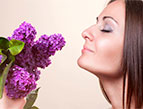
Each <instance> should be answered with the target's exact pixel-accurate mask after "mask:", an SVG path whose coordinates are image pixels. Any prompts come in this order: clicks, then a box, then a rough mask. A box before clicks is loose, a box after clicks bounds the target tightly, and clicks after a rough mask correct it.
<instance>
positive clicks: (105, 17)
mask: <svg viewBox="0 0 143 109" xmlns="http://www.w3.org/2000/svg"><path fill="white" fill-rule="evenodd" d="M107 18H110V19H112V20H114V21H115V22H116V23H117V24H118V22H117V21H116V20H115V19H114V18H113V17H111V16H104V17H103V18H102V19H103V20H105V19H107ZM96 20H97V22H98V17H96Z"/></svg>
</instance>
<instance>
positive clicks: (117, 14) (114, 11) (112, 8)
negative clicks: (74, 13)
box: [99, 0, 125, 24]
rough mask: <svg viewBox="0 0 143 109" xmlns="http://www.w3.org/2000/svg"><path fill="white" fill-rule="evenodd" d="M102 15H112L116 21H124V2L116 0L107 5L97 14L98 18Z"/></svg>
mask: <svg viewBox="0 0 143 109" xmlns="http://www.w3.org/2000/svg"><path fill="white" fill-rule="evenodd" d="M104 16H111V17H113V18H114V19H115V20H116V21H117V22H119V23H121V24H122V23H124V20H125V3H124V1H123V0H117V1H114V2H112V3H110V4H109V5H107V7H106V8H104V10H103V11H102V13H101V14H100V15H99V19H100V18H101V19H102V17H104Z"/></svg>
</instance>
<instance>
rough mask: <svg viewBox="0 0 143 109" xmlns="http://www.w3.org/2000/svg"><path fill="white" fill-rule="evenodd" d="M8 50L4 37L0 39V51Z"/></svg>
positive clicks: (7, 41) (7, 43)
mask: <svg viewBox="0 0 143 109" xmlns="http://www.w3.org/2000/svg"><path fill="white" fill-rule="evenodd" d="M8 48H9V40H7V39H6V38H4V37H0V49H4V50H7V49H8Z"/></svg>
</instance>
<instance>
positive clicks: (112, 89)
mask: <svg viewBox="0 0 143 109" xmlns="http://www.w3.org/2000/svg"><path fill="white" fill-rule="evenodd" d="M100 81H101V83H102V85H103V88H104V90H105V92H106V94H107V96H108V98H109V100H110V101H111V104H112V109H123V107H122V93H123V78H118V79H117V78H116V79H112V80H111V79H103V78H102V79H101V78H100Z"/></svg>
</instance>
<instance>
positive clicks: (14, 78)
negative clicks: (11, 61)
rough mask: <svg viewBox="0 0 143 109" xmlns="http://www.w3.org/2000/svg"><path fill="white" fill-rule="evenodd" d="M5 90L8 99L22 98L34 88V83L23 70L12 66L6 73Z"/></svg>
mask: <svg viewBox="0 0 143 109" xmlns="http://www.w3.org/2000/svg"><path fill="white" fill-rule="evenodd" d="M5 88H6V93H7V95H8V96H9V97H10V98H22V97H25V96H26V95H27V94H28V93H30V92H31V91H32V90H33V89H35V88H36V81H35V78H34V76H33V75H31V74H30V73H28V72H27V71H26V70H25V69H24V68H21V67H19V66H17V65H14V66H13V67H12V68H11V69H10V71H9V73H8V77H7V80H6V84H5Z"/></svg>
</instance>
